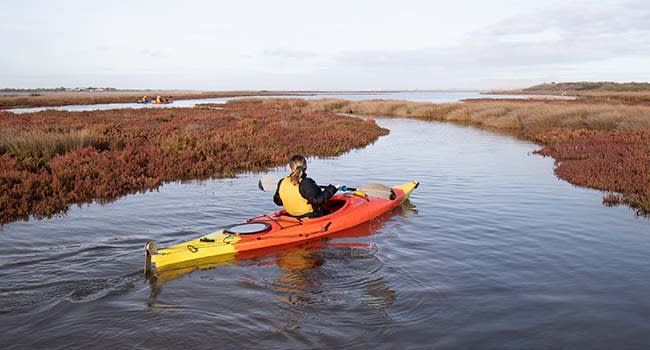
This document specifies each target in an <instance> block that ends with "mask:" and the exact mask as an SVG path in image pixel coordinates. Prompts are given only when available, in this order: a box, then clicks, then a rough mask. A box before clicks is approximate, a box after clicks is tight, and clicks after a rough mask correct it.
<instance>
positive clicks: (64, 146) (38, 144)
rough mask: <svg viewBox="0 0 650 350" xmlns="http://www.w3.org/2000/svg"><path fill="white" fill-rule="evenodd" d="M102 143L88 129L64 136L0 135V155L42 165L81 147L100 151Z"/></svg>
mask: <svg viewBox="0 0 650 350" xmlns="http://www.w3.org/2000/svg"><path fill="white" fill-rule="evenodd" d="M104 144H105V141H103V140H102V138H101V137H99V136H98V135H96V134H94V133H93V132H92V131H90V130H88V129H81V130H70V131H64V132H56V131H43V130H15V129H4V130H1V131H0V154H4V153H6V154H9V155H11V156H12V157H14V158H15V159H17V160H20V161H22V162H24V163H27V164H30V165H37V166H38V165H44V164H45V163H47V162H48V161H49V160H50V159H52V157H54V156H55V155H57V154H58V155H62V154H65V153H67V152H69V151H73V150H78V149H81V148H84V147H88V146H91V147H95V148H97V149H101V148H102V146H103V145H104Z"/></svg>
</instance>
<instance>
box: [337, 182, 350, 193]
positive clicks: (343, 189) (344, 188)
mask: <svg viewBox="0 0 650 350" xmlns="http://www.w3.org/2000/svg"><path fill="white" fill-rule="evenodd" d="M334 187H336V190H337V191H343V192H346V191H347V190H348V186H346V185H343V184H335V185H334Z"/></svg>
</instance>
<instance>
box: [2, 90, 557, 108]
mask: <svg viewBox="0 0 650 350" xmlns="http://www.w3.org/2000/svg"><path fill="white" fill-rule="evenodd" d="M527 97H530V96H528V95H490V94H481V93H480V92H478V91H458V92H457V91H403V92H368V93H317V94H313V95H305V96H258V97H255V98H302V99H307V100H313V99H321V98H341V99H346V100H368V99H387V100H388V99H393V100H410V101H418V102H435V103H444V102H456V101H460V100H463V99H468V98H527ZM240 98H251V97H229V98H204V99H193V100H176V101H173V102H172V103H170V104H166V105H155V104H142V103H105V104H94V105H70V106H58V107H36V108H14V109H8V110H7V111H9V112H13V113H30V112H38V111H42V110H46V109H55V110H59V111H77V112H78V111H92V110H106V109H116V108H169V107H187V108H189V107H194V106H195V105H196V104H198V103H226V102H227V101H229V100H233V99H240ZM554 98H566V97H554ZM569 98H570V97H569Z"/></svg>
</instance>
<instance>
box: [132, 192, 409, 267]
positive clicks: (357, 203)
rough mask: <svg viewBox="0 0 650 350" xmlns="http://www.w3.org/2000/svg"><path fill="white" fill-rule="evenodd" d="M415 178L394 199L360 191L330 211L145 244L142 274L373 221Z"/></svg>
mask: <svg viewBox="0 0 650 350" xmlns="http://www.w3.org/2000/svg"><path fill="white" fill-rule="evenodd" d="M417 186H418V183H417V182H416V181H412V182H408V183H405V184H402V185H399V186H395V187H393V188H392V190H393V192H394V194H395V196H394V199H382V198H376V197H368V196H366V195H364V194H363V193H360V192H355V193H345V194H339V195H335V196H334V197H332V199H330V200H329V201H328V202H327V203H326V204H325V206H324V209H326V210H328V211H330V212H331V214H328V215H325V216H321V217H318V218H313V219H298V218H294V217H291V216H287V215H283V214H284V212H282V211H281V212H277V213H273V214H268V215H261V216H258V217H255V218H252V219H249V220H247V221H246V222H243V223H241V224H237V225H232V226H228V227H226V228H224V229H221V230H219V231H216V232H214V233H211V234H208V235H205V236H202V237H199V238H197V239H194V240H191V241H188V242H185V243H181V244H177V245H174V246H171V247H167V248H163V249H160V250H157V249H156V247H155V244H154V243H153V242H151V241H150V242H147V244H146V245H145V258H146V259H145V272H153V271H155V272H162V271H169V270H174V269H181V270H184V271H185V272H186V271H187V270H188V269H191V268H194V267H199V266H201V265H202V264H205V263H206V262H214V261H224V262H225V261H229V260H232V259H234V258H236V257H239V256H246V255H250V254H251V253H253V252H257V251H264V250H269V249H271V248H278V247H281V246H288V245H294V244H297V243H300V242H305V241H311V240H315V239H319V238H323V237H326V236H330V235H332V234H333V233H335V232H339V231H342V230H346V229H349V228H352V227H355V226H357V225H360V224H363V223H365V222H368V221H369V220H372V219H374V218H376V217H378V216H380V215H381V214H384V213H386V212H388V211H390V210H391V209H394V208H396V207H398V206H399V205H400V204H402V202H404V201H405V200H406V199H407V198H408V196H409V195H410V194H411V192H412V191H413V190H414V189H415V188H416V187H417Z"/></svg>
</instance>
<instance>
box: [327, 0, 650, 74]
mask: <svg viewBox="0 0 650 350" xmlns="http://www.w3.org/2000/svg"><path fill="white" fill-rule="evenodd" d="M648 38H650V7H648V6H647V4H645V3H643V2H641V1H633V2H625V3H623V4H619V3H607V4H593V5H591V6H586V5H584V4H583V5H582V6H578V5H563V6H561V7H554V8H550V9H545V10H541V11H537V12H535V13H525V14H521V15H518V16H514V17H511V18H507V19H505V20H502V21H499V22H497V23H495V24H493V25H490V26H488V27H485V28H483V29H481V30H478V31H474V32H472V33H469V34H468V35H466V36H465V37H464V38H463V39H462V40H460V41H459V42H458V43H457V44H456V45H451V46H445V47H428V48H423V49H414V50H402V51H393V50H385V51H358V52H346V53H344V54H342V55H340V56H339V57H338V60H339V61H340V64H342V65H354V66H357V67H362V68H364V69H367V70H383V69H391V68H392V69H399V70H405V71H406V70H422V69H430V70H433V71H435V70H456V71H458V72H459V73H462V72H463V71H465V70H467V69H469V70H472V71H488V70H490V69H503V68H506V67H539V66H552V65H558V64H574V65H579V64H583V63H587V62H595V61H604V60H610V59H616V58H622V57H643V56H648V55H650V39H648Z"/></svg>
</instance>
